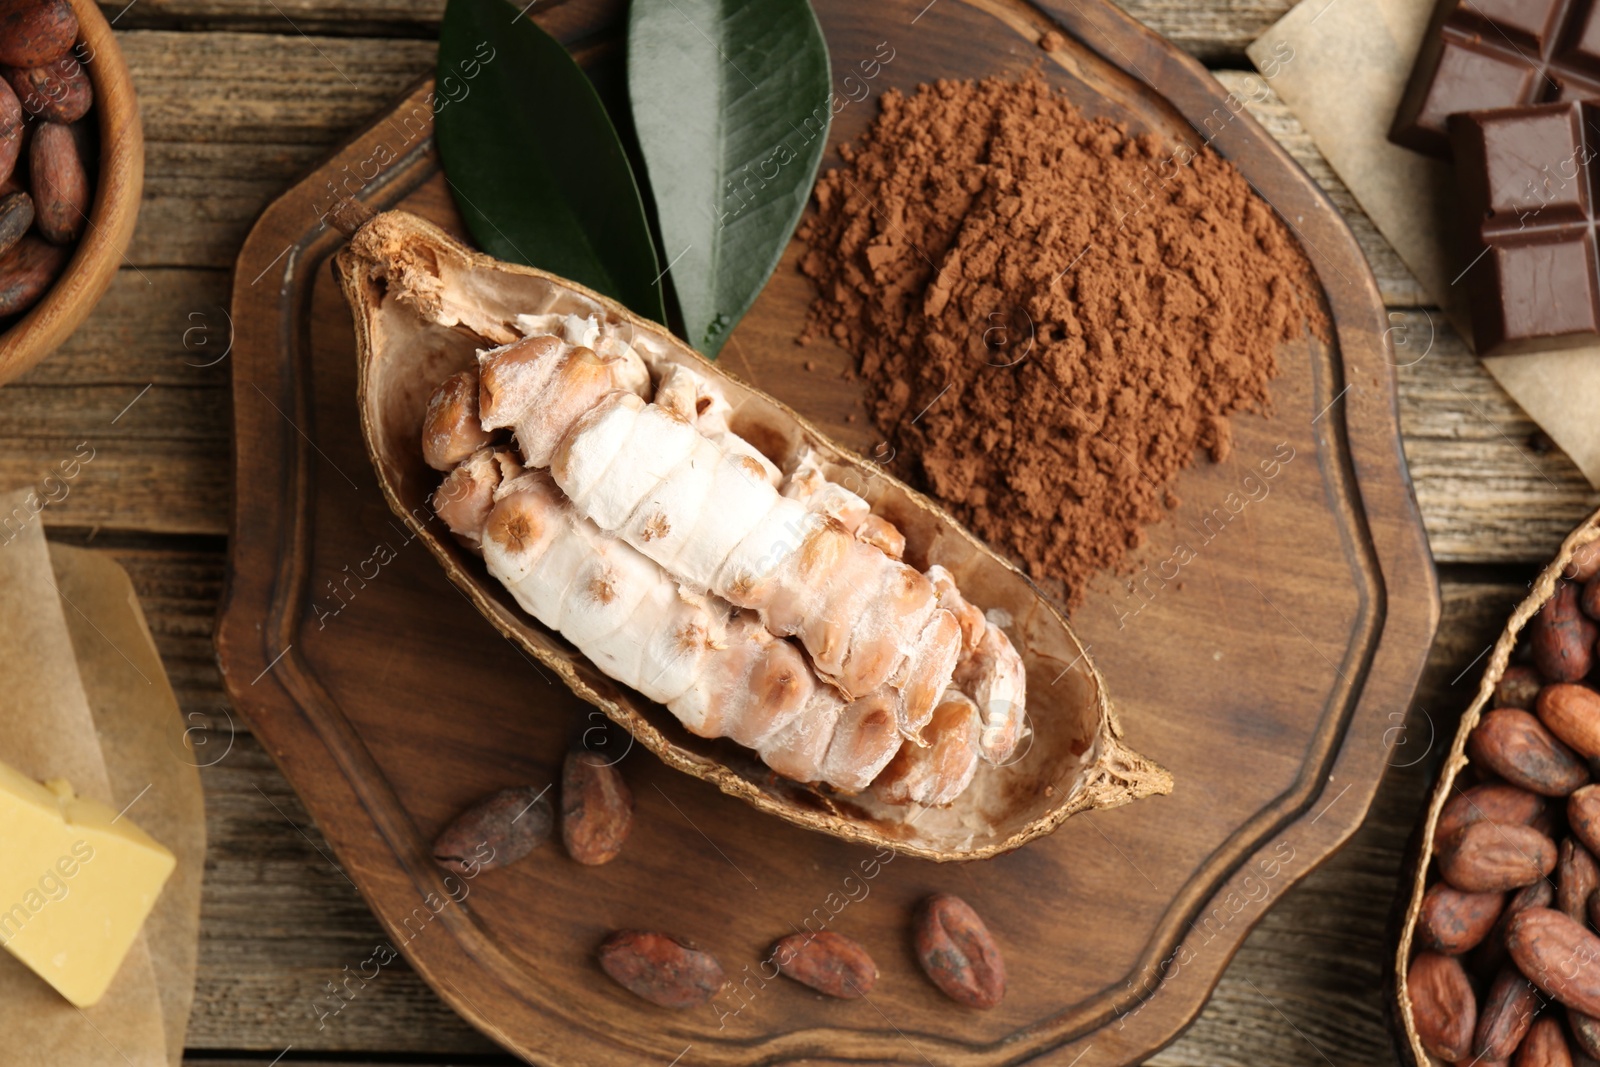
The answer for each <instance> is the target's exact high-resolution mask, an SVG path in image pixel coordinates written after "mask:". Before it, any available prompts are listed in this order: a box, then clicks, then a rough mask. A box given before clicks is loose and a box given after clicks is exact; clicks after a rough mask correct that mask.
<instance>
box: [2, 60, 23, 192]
mask: <svg viewBox="0 0 1600 1067" xmlns="http://www.w3.org/2000/svg"><path fill="white" fill-rule="evenodd" d="M26 126H27V124H26V123H24V122H23V121H22V103H21V101H19V100H18V99H17V94H16V93H14V92H12V91H11V85H10V84H9V83H8V82H5V81H3V80H0V181H9V180H10V178H11V175H12V172H14V171H15V170H16V169H17V160H19V159H21V158H22V143H23V141H24V139H25V138H26V137H27V129H26Z"/></svg>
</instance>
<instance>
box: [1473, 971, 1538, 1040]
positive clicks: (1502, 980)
mask: <svg viewBox="0 0 1600 1067" xmlns="http://www.w3.org/2000/svg"><path fill="white" fill-rule="evenodd" d="M1543 1003H1544V1000H1543V998H1541V997H1540V996H1539V991H1538V990H1537V989H1535V988H1534V987H1533V983H1531V982H1529V981H1528V980H1527V979H1526V978H1524V977H1522V974H1521V973H1520V972H1519V971H1518V970H1517V969H1516V968H1515V967H1502V968H1500V973H1499V974H1497V975H1495V976H1494V981H1493V982H1492V983H1490V985H1489V992H1488V993H1487V994H1486V995H1485V996H1484V998H1483V1007H1481V1008H1480V1009H1478V1028H1477V1030H1476V1031H1475V1032H1474V1034H1473V1038H1472V1054H1473V1055H1474V1056H1476V1057H1477V1058H1479V1059H1480V1060H1509V1059H1510V1058H1511V1054H1512V1053H1513V1052H1515V1051H1517V1046H1518V1045H1520V1044H1522V1039H1523V1038H1524V1037H1526V1036H1527V1033H1528V1028H1529V1027H1531V1026H1532V1025H1533V1017H1534V1014H1535V1013H1536V1012H1537V1011H1538V1010H1539V1007H1540V1005H1541V1004H1543Z"/></svg>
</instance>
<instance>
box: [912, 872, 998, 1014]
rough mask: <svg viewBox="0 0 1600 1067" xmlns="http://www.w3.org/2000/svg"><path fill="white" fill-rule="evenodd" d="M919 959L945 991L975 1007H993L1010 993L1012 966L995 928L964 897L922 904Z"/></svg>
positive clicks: (918, 919) (937, 897) (939, 898)
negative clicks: (1008, 976) (993, 933)
mask: <svg viewBox="0 0 1600 1067" xmlns="http://www.w3.org/2000/svg"><path fill="white" fill-rule="evenodd" d="M915 942H916V950H917V962H918V963H920V964H922V969H923V970H924V971H926V972H927V974H928V977H929V978H931V979H933V984H934V985H936V986H938V987H939V991H940V992H942V993H943V994H944V995H945V996H947V997H949V998H950V999H951V1000H954V1001H956V1002H957V1003H959V1004H965V1005H967V1006H968V1007H969V1008H992V1007H994V1006H995V1005H996V1004H998V1003H1000V998H1001V997H1004V996H1005V993H1006V964H1005V960H1004V959H1002V958H1001V956H1000V949H999V947H998V946H997V945H996V944H995V943H994V938H993V937H992V936H990V934H989V928H988V927H987V926H985V925H984V924H983V920H982V919H980V918H978V913H977V912H975V911H973V910H972V906H971V905H970V904H968V903H967V902H966V901H964V900H962V899H961V898H960V897H958V896H953V895H951V894H949V893H937V894H935V895H934V896H931V897H929V898H928V899H927V900H925V901H923V902H922V907H921V908H919V909H918V911H917V917H916V926H915Z"/></svg>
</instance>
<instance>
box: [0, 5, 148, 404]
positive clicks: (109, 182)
mask: <svg viewBox="0 0 1600 1067" xmlns="http://www.w3.org/2000/svg"><path fill="white" fill-rule="evenodd" d="M72 9H73V11H75V12H76V13H77V15H78V40H79V44H80V47H81V49H82V52H81V55H82V57H83V60H84V64H83V66H84V69H85V70H86V71H88V73H89V81H90V82H91V83H92V84H93V85H94V110H93V111H92V112H90V114H92V115H94V116H95V118H96V125H97V128H98V129H99V132H100V163H99V174H98V177H97V180H96V183H95V190H94V204H93V205H92V206H91V207H90V209H89V225H88V227H87V228H86V229H85V230H84V233H83V237H82V238H81V239H80V240H79V241H78V247H77V248H75V249H74V250H73V253H72V260H71V261H70V262H69V263H68V264H67V269H66V270H65V271H64V272H63V273H62V275H61V277H60V278H58V279H56V283H55V285H53V286H51V287H50V290H49V291H48V292H46V293H45V294H44V296H43V297H41V298H40V300H39V302H38V303H37V304H35V305H33V307H32V308H30V309H29V310H28V312H27V314H25V315H23V316H22V318H21V319H19V320H18V321H17V322H15V323H13V324H12V326H11V328H10V329H9V330H7V331H6V332H5V333H3V334H0V385H4V384H5V383H6V382H9V381H11V380H12V379H13V378H15V377H17V376H18V375H20V374H22V373H24V372H26V371H27V370H28V369H29V368H30V367H32V366H33V365H34V364H35V363H38V362H39V361H40V360H41V359H43V358H44V357H45V356H48V355H49V354H50V353H51V352H53V351H55V349H56V346H57V345H59V344H61V342H62V341H65V340H66V339H67V337H68V335H70V334H71V333H72V331H73V330H76V329H77V328H78V324H79V323H81V322H82V321H83V320H84V319H86V318H87V317H88V316H89V312H90V311H92V310H94V306H95V305H96V304H97V303H99V302H100V298H101V297H102V296H104V295H105V291H106V288H107V287H108V286H110V285H111V277H112V275H114V274H115V273H116V272H117V268H118V267H120V266H122V264H123V263H125V262H126V261H127V259H126V256H125V255H124V253H125V252H127V250H128V242H129V241H131V240H132V239H133V224H134V222H135V221H137V219H138V217H139V197H140V195H141V194H142V193H143V191H144V132H143V130H141V129H140V127H139V104H138V100H137V99H136V98H135V96H134V92H133V78H132V77H131V76H130V75H129V73H128V64H127V62H126V61H125V60H124V59H123V58H122V49H120V48H118V47H117V39H116V35H115V34H113V33H112V32H111V26H110V24H109V23H107V22H106V19H105V16H104V15H102V14H101V13H100V8H99V7H98V6H96V5H95V4H94V2H93V0H72Z"/></svg>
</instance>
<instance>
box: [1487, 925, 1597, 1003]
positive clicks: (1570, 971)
mask: <svg viewBox="0 0 1600 1067" xmlns="http://www.w3.org/2000/svg"><path fill="white" fill-rule="evenodd" d="M1506 947H1507V948H1509V949H1510V950H1511V959H1512V961H1513V962H1514V963H1516V965H1517V969H1518V970H1519V971H1521V972H1522V973H1523V974H1524V975H1525V976H1527V979H1528V981H1530V982H1532V983H1533V984H1534V985H1536V986H1538V987H1539V988H1540V989H1542V990H1544V991H1545V992H1546V993H1548V994H1549V995H1550V996H1552V997H1554V998H1556V999H1557V1000H1559V1001H1560V1002H1561V1003H1562V1004H1565V1005H1566V1006H1567V1007H1568V1008H1571V1009H1573V1010H1574V1011H1580V1012H1582V1013H1584V1014H1585V1015H1600V937H1596V936H1595V935H1594V934H1592V933H1590V932H1589V931H1588V930H1587V929H1585V928H1584V927H1583V926H1581V925H1579V924H1578V923H1576V922H1574V921H1573V920H1572V919H1571V918H1570V917H1569V916H1568V915H1567V914H1566V913H1565V912H1560V911H1556V910H1555V909H1554V908H1529V909H1528V910H1526V911H1524V912H1522V913H1521V914H1519V915H1517V916H1516V917H1515V918H1514V919H1512V920H1511V923H1510V925H1509V926H1507V928H1506Z"/></svg>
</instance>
